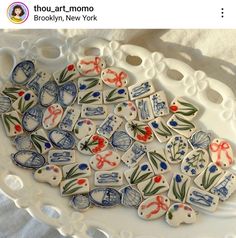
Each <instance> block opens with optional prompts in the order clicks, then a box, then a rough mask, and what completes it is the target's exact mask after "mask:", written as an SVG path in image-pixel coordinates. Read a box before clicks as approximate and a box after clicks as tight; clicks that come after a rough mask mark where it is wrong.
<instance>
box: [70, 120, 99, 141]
mask: <svg viewBox="0 0 236 238" xmlns="http://www.w3.org/2000/svg"><path fill="white" fill-rule="evenodd" d="M73 132H74V134H75V136H76V137H77V138H78V139H79V140H81V139H83V138H84V137H86V136H90V135H93V134H94V133H95V132H96V124H95V123H94V122H93V121H92V120H90V119H88V118H85V119H79V120H78V121H77V122H76V124H75V126H74V130H73Z"/></svg>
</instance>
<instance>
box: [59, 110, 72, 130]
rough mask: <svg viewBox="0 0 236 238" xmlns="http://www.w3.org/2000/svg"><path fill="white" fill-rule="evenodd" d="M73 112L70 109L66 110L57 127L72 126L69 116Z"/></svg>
mask: <svg viewBox="0 0 236 238" xmlns="http://www.w3.org/2000/svg"><path fill="white" fill-rule="evenodd" d="M73 114H74V113H73V112H72V111H70V110H69V111H68V112H67V114H66V115H65V117H64V118H63V120H62V121H61V122H60V124H59V127H60V128H61V129H62V128H65V127H66V128H71V129H73V128H72V126H73V120H72V119H71V117H72V116H73Z"/></svg>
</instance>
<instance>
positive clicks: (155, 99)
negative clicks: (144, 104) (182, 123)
mask: <svg viewBox="0 0 236 238" xmlns="http://www.w3.org/2000/svg"><path fill="white" fill-rule="evenodd" d="M150 101H151V105H152V110H153V114H154V116H155V117H160V116H166V115H168V114H169V107H168V102H167V98H166V94H165V92H164V91H159V92H156V93H154V94H152V95H151V96H150Z"/></svg>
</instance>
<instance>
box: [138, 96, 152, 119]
mask: <svg viewBox="0 0 236 238" xmlns="http://www.w3.org/2000/svg"><path fill="white" fill-rule="evenodd" d="M136 107H137V110H138V117H139V120H140V121H150V120H152V119H153V118H154V116H153V112H152V107H151V102H150V99H149V98H141V99H137V100H136Z"/></svg>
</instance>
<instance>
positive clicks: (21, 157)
mask: <svg viewBox="0 0 236 238" xmlns="http://www.w3.org/2000/svg"><path fill="white" fill-rule="evenodd" d="M11 159H12V162H13V163H14V164H15V165H17V166H19V167H21V168H24V169H38V168H41V167H42V166H43V165H44V164H45V162H46V160H45V158H44V157H43V156H42V155H41V154H39V153H38V152H35V151H32V150H21V151H18V152H16V153H15V154H12V155H11Z"/></svg>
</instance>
